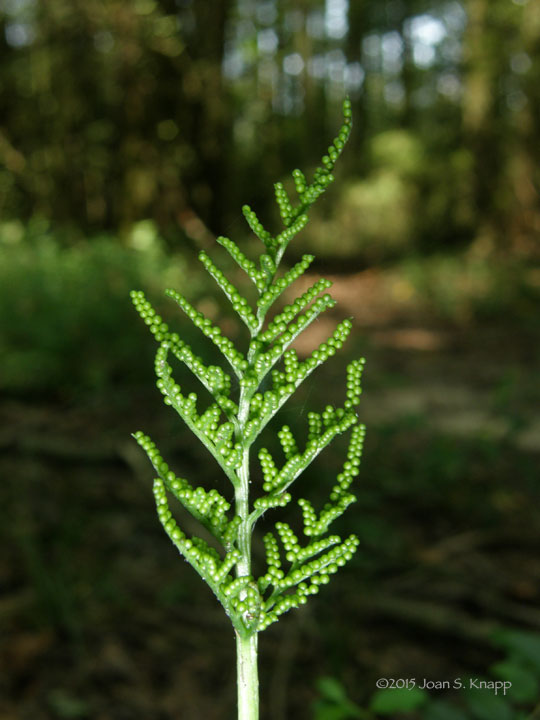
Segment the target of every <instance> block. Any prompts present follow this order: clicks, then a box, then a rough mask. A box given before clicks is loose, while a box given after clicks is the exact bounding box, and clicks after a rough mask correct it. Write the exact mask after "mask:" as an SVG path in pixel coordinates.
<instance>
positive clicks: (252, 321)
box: [199, 250, 257, 332]
mask: <svg viewBox="0 0 540 720" xmlns="http://www.w3.org/2000/svg"><path fill="white" fill-rule="evenodd" d="M199 260H200V261H201V262H202V264H203V265H204V267H205V269H206V270H207V271H208V272H209V273H210V275H211V276H212V277H213V278H214V280H215V281H216V283H217V284H218V285H219V287H220V288H221V289H222V290H223V292H224V293H225V295H226V296H227V298H228V299H229V301H230V302H231V304H232V306H233V309H234V310H235V312H236V313H237V314H238V315H239V317H240V318H241V319H242V320H243V322H244V323H245V324H246V325H247V327H248V328H249V329H250V330H251V331H252V332H255V331H256V328H257V319H256V317H255V315H253V313H252V312H251V308H250V307H249V304H248V302H247V300H246V299H245V298H243V297H242V296H241V295H240V293H239V292H238V290H237V289H236V288H235V286H234V285H233V284H232V283H231V282H229V281H228V280H227V278H226V277H225V275H224V274H223V273H222V272H221V270H220V269H219V268H218V267H217V266H216V265H214V263H213V262H212V260H211V259H210V258H209V257H208V255H207V254H206V253H205V252H204V250H201V252H200V253H199Z"/></svg>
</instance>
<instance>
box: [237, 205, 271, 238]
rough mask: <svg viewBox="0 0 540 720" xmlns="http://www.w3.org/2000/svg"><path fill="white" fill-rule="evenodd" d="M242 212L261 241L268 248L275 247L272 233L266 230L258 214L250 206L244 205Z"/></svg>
mask: <svg viewBox="0 0 540 720" xmlns="http://www.w3.org/2000/svg"><path fill="white" fill-rule="evenodd" d="M242 212H243V214H244V217H245V218H246V220H247V223H248V225H249V227H250V228H251V229H252V230H253V232H254V233H255V235H256V236H257V237H258V238H259V240H261V242H262V243H264V245H266V247H273V246H274V245H275V240H274V239H273V237H272V235H271V233H269V232H268V230H265V229H264V227H263V226H262V224H261V222H260V221H259V218H258V217H257V214H256V213H255V212H254V211H253V210H252V209H251V208H250V207H249V205H244V206H243V207H242Z"/></svg>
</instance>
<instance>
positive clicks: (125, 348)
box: [0, 225, 185, 396]
mask: <svg viewBox="0 0 540 720" xmlns="http://www.w3.org/2000/svg"><path fill="white" fill-rule="evenodd" d="M16 229H17V228H14V227H13V226H12V227H10V226H7V227H6V226H4V225H0V357H1V360H0V389H1V390H3V391H6V390H9V392H10V393H14V394H22V393H39V394H47V395H58V394H61V395H64V396H65V395H68V396H72V395H74V394H78V395H85V394H88V395H95V394H96V393H101V392H104V391H106V390H108V389H109V388H110V387H111V385H113V384H116V385H118V384H119V383H120V382H121V383H122V384H123V385H125V386H129V385H130V384H133V383H134V382H140V381H141V380H143V379H144V378H145V377H147V375H146V374H145V372H144V370H143V369H141V368H139V367H133V363H132V362H130V358H131V357H133V355H134V354H136V353H140V349H139V345H140V334H141V332H140V328H139V327H138V324H137V323H136V322H134V321H135V320H136V319H135V318H133V317H132V313H130V312H128V310H129V308H126V305H125V296H126V293H127V292H128V291H129V288H130V287H133V285H134V284H135V283H137V284H139V283H144V284H145V285H147V286H149V287H152V286H153V285H154V283H155V282H156V280H155V279H156V278H157V277H160V279H161V278H162V277H163V275H164V274H165V273H166V274H168V275H169V276H170V278H171V279H173V278H174V280H175V281H177V280H178V279H179V278H182V277H183V276H184V272H185V271H184V262H183V261H181V260H178V259H175V260H174V261H173V262H171V260H170V259H168V261H167V264H166V262H165V257H164V255H163V254H162V253H161V252H160V251H159V250H157V249H156V251H144V252H143V251H135V250H132V249H129V248H123V247H121V246H120V245H119V244H118V241H117V240H116V239H115V238H111V237H108V236H102V237H96V238H94V239H93V240H92V241H91V242H86V243H81V244H80V245H76V246H73V247H69V248H66V247H62V242H61V238H60V237H59V236H58V234H54V235H53V234H52V233H51V232H50V231H49V229H48V228H47V226H46V225H45V227H43V226H36V225H34V226H32V225H30V226H29V227H28V228H27V230H26V232H25V231H24V230H23V229H22V228H21V229H20V232H15V230H16ZM119 326H122V328H123V331H122V333H119V332H118V327H119ZM150 358H151V354H150V353H149V354H148V359H149V360H150ZM36 368H39V372H36Z"/></svg>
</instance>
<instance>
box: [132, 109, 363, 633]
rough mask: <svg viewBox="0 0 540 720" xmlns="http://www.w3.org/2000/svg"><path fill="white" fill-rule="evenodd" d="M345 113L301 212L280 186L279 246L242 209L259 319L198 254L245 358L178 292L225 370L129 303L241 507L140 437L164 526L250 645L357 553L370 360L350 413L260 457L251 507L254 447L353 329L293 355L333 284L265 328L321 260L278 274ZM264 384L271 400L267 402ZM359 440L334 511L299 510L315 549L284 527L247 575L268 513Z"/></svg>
mask: <svg viewBox="0 0 540 720" xmlns="http://www.w3.org/2000/svg"><path fill="white" fill-rule="evenodd" d="M343 112H344V123H343V125H342V127H341V129H340V131H339V133H338V135H337V137H336V138H335V140H334V141H333V143H332V144H331V145H330V147H329V148H328V152H327V154H326V155H325V156H324V157H323V158H322V164H321V167H319V168H317V170H316V171H315V173H314V177H313V180H312V181H311V182H310V183H308V181H307V180H306V178H305V176H304V175H303V173H302V172H301V171H300V170H295V171H294V172H293V180H294V187H295V190H296V195H297V200H296V203H293V201H292V200H291V199H290V198H289V195H288V193H287V191H286V190H285V188H284V186H283V185H282V184H281V183H276V185H275V188H274V189H275V196H276V202H277V204H278V208H279V212H280V216H281V220H282V223H283V226H284V227H283V229H282V230H281V231H280V232H278V233H277V234H276V235H273V234H272V233H271V232H270V231H269V230H267V229H265V228H264V227H263V225H262V223H261V222H260V220H259V218H258V217H257V215H256V213H255V212H254V211H253V210H252V209H251V208H250V207H248V206H244V208H243V213H244V216H245V219H246V221H247V223H248V225H249V227H250V228H251V230H252V231H253V232H254V233H255V235H256V236H257V237H258V238H259V240H260V241H261V243H262V244H263V251H262V253H261V254H260V256H259V258H258V260H257V261H256V262H255V261H252V260H250V259H249V258H247V257H246V256H245V255H244V254H243V252H242V251H241V250H240V249H239V248H238V247H237V245H236V243H235V242H234V241H232V240H230V239H228V238H224V237H220V238H218V242H219V243H220V244H221V245H222V246H223V247H224V248H225V249H226V250H227V251H228V253H229V254H230V255H231V257H232V258H233V260H234V261H235V262H236V263H237V264H238V265H239V267H240V268H241V269H242V270H243V271H244V273H245V274H246V275H247V276H248V278H249V280H250V281H251V282H252V283H253V284H254V286H255V288H256V289H257V291H258V294H259V297H258V300H257V302H256V307H252V306H251V305H250V303H249V302H248V300H247V299H246V298H245V297H244V296H243V295H242V293H241V291H240V290H239V289H237V288H236V287H235V286H234V285H233V284H232V283H231V282H230V281H229V280H228V279H227V278H226V277H225V275H224V274H223V272H222V271H221V270H220V269H219V268H218V267H217V265H215V264H214V262H213V261H212V260H211V259H210V257H209V256H208V255H207V254H206V253H205V252H201V253H200V255H199V259H200V261H201V263H202V265H203V267H204V268H205V270H206V271H207V272H208V273H209V275H210V276H211V277H212V278H213V279H214V281H215V282H216V283H217V285H218V286H219V288H220V289H221V290H222V291H223V293H224V294H225V295H226V297H227V299H228V300H229V302H230V303H231V305H232V308H233V310H234V311H235V313H236V314H237V315H238V317H239V318H240V320H241V321H242V322H243V323H244V324H245V326H246V327H247V329H248V331H249V333H250V336H251V339H250V342H249V345H248V347H247V348H245V349H242V350H240V349H238V348H237V347H236V346H235V344H234V343H233V342H232V341H231V340H230V339H229V338H228V337H226V336H225V335H224V334H223V332H222V330H221V329H220V328H219V327H218V326H217V325H215V324H214V323H213V322H212V321H211V320H210V319H209V318H207V317H206V316H205V315H204V313H202V312H200V311H198V310H196V309H195V308H194V307H193V305H192V304H191V303H190V302H189V301H188V300H187V299H186V298H185V297H184V296H183V295H181V294H180V293H179V292H177V291H176V290H167V291H166V295H167V296H168V297H169V298H171V299H172V300H174V301H175V302H176V303H177V304H178V306H179V307H180V308H181V310H182V311H183V312H184V313H185V315H186V316H187V317H188V318H189V319H190V320H191V322H192V323H193V325H195V327H196V328H198V330H200V331H201V332H202V333H203V334H204V335H205V336H206V337H207V338H208V339H209V340H210V341H211V342H212V343H213V344H214V345H215V346H216V348H217V350H218V351H219V352H220V353H221V355H222V358H223V360H224V364H225V367H222V366H221V365H209V364H207V363H206V362H205V361H204V360H203V359H202V358H201V357H198V356H197V355H195V353H194V352H193V350H192V348H191V347H190V345H189V344H188V343H186V342H185V341H184V340H182V339H181V338H180V336H179V335H178V334H177V333H175V332H172V331H171V330H170V329H169V326H168V324H166V323H165V322H164V321H163V319H162V317H161V316H160V315H159V314H158V313H157V312H156V311H155V310H154V308H153V307H152V306H151V304H150V303H149V302H148V300H147V299H146V297H145V295H144V294H143V293H142V292H141V291H132V293H131V297H132V300H133V303H134V305H135V308H136V309H137V311H138V312H139V314H140V316H141V317H142V319H143V320H144V322H145V323H146V325H147V326H148V327H149V329H150V331H151V332H152V334H153V335H154V337H155V339H156V341H157V343H158V350H157V353H156V363H155V370H156V375H157V378H158V381H157V386H158V388H159V390H160V391H161V393H162V394H163V396H164V402H165V404H166V405H169V406H171V407H172V408H173V409H174V410H175V411H176V412H177V413H178V415H179V416H180V417H181V418H182V419H183V421H184V422H185V423H186V425H187V426H188V427H189V428H190V430H191V431H192V432H193V434H194V435H195V436H196V437H197V438H198V439H199V440H200V442H201V443H202V444H203V445H204V446H205V447H206V448H207V449H208V451H209V452H210V453H211V455H212V456H213V457H214V459H215V460H216V462H217V463H218V465H219V466H220V467H221V469H222V470H223V472H224V474H225V475H226V476H227V478H228V479H229V480H230V482H231V484H232V487H233V490H234V495H235V500H234V503H231V502H229V501H228V500H227V499H226V498H225V497H223V496H222V495H221V494H220V493H218V492H217V490H206V489H205V488H203V487H202V486H199V487H195V486H194V485H192V484H191V483H190V482H189V481H188V480H186V479H185V478H180V477H178V476H177V475H176V474H175V473H174V472H173V471H172V470H171V469H170V467H169V465H168V464H167V462H166V461H165V460H164V459H163V457H162V456H161V454H160V452H159V450H158V449H157V447H156V445H155V443H154V442H153V441H152V440H151V439H150V438H149V437H148V436H147V435H145V434H144V433H142V432H137V433H135V435H134V437H135V439H136V440H137V442H138V443H139V445H140V446H141V447H142V448H143V449H144V450H145V452H146V453H147V455H148V457H149V459H150V461H151V462H152V465H153V467H154V470H155V472H156V474H157V477H156V479H155V481H154V495H155V499H156V505H157V509H158V515H159V518H160V520H161V523H162V524H163V527H164V529H165V531H166V532H167V534H168V535H169V537H170V539H171V540H172V542H173V543H174V545H175V546H176V547H177V549H178V550H179V552H180V553H181V554H182V555H183V556H184V558H185V559H186V560H187V561H188V562H189V563H190V564H191V565H192V567H193V568H194V569H195V570H196V571H197V572H198V574H199V575H200V576H201V577H202V578H203V579H204V580H205V581H206V582H207V583H208V585H209V586H210V587H211V589H212V590H213V592H214V593H215V595H216V597H217V598H218V600H219V601H220V603H221V604H222V605H223V607H224V609H225V611H226V613H227V615H228V616H229V618H230V619H231V622H232V623H233V625H234V627H235V629H236V631H237V634H238V635H239V636H241V637H250V636H252V635H254V634H256V633H257V632H259V631H262V630H264V629H265V628H267V627H268V626H269V625H270V624H272V623H273V622H275V621H276V620H278V618H279V617H280V616H281V615H282V614H283V613H284V612H287V611H288V610H290V609H291V608H295V607H298V606H299V605H303V604H305V602H306V601H307V599H308V597H309V596H310V595H313V594H316V593H317V592H318V591H319V587H320V586H321V585H324V584H326V583H327V582H328V581H329V579H330V576H331V575H333V574H334V573H336V572H337V571H338V569H339V568H340V567H342V566H343V565H344V564H345V563H346V562H347V561H348V560H350V558H351V557H352V555H353V554H354V552H355V550H356V547H357V545H358V540H357V538H356V536H355V535H350V536H349V537H347V538H345V539H343V540H342V539H341V538H340V537H339V536H338V535H328V534H327V533H328V530H329V526H330V525H331V523H332V522H333V521H334V520H336V519H337V518H338V517H339V516H340V515H341V514H342V513H343V512H344V511H345V510H346V508H347V507H348V506H349V505H350V504H351V503H352V502H353V501H354V499H355V498H354V495H352V494H351V493H350V492H349V488H350V485H351V483H352V481H353V480H354V478H355V476H356V475H357V474H358V466H359V463H360V454H361V451H362V444H363V438H364V427H363V426H362V425H359V424H358V419H357V416H356V412H355V410H354V408H355V407H356V405H357V404H358V402H359V400H360V393H361V388H360V380H361V374H362V368H363V363H364V361H363V359H361V360H354V361H353V362H351V363H350V364H349V366H348V369H347V382H346V387H347V390H346V397H345V400H344V402H343V405H341V406H337V407H334V406H333V405H327V406H326V407H325V408H323V409H322V410H321V411H320V412H311V413H309V415H308V426H309V428H308V438H307V442H306V443H305V445H304V446H302V443H301V442H300V441H299V439H298V438H296V437H295V436H294V434H293V433H292V431H291V429H290V428H289V426H287V425H284V426H283V427H282V428H281V430H280V431H279V432H278V433H277V437H278V440H279V443H280V445H281V449H282V454H283V459H282V460H280V459H279V458H278V457H274V456H273V455H272V454H271V453H270V451H269V450H268V449H267V448H266V447H262V448H261V449H260V450H259V452H258V459H259V463H260V468H261V472H262V478H263V483H262V489H261V490H262V492H261V491H260V492H259V493H258V495H257V496H256V497H255V498H254V499H253V498H252V497H250V490H251V486H250V480H251V477H250V476H251V475H252V468H251V458H250V450H251V447H252V445H253V443H254V442H255V440H256V439H257V438H258V436H259V435H260V434H261V432H262V431H263V429H264V428H265V427H266V425H267V424H268V422H269V421H270V420H271V419H272V418H273V417H274V416H275V415H276V413H277V412H278V411H279V409H280V408H281V407H282V406H283V404H284V403H285V402H286V401H287V400H288V399H289V398H290V397H291V395H292V394H293V393H294V392H295V391H296V389H297V388H298V387H299V386H300V384H301V383H302V382H303V381H304V380H305V379H306V378H307V376H308V375H310V374H311V373H312V372H313V371H314V370H315V369H316V368H317V367H319V366H320V365H321V364H322V363H324V362H325V361H326V360H328V359H329V358H330V357H332V356H333V355H334V354H335V353H336V351H337V350H339V349H340V348H341V347H342V345H343V343H344V342H345V340H346V339H347V336H348V335H349V333H350V330H351V322H350V320H344V321H343V322H341V323H339V325H338V326H337V328H336V330H335V331H334V332H333V333H332V335H331V336H330V337H329V338H328V340H327V341H326V342H324V343H322V344H321V345H320V346H319V347H318V348H317V349H316V350H314V351H313V352H312V353H311V355H310V356H309V357H308V358H306V359H305V360H303V361H300V359H299V358H298V356H297V354H296V352H295V351H294V349H292V348H291V345H292V343H293V342H294V340H295V338H297V337H298V335H299V334H300V333H301V332H302V331H303V330H305V329H306V328H307V327H308V326H309V325H310V324H311V323H312V322H313V321H314V320H316V318H317V317H318V316H319V315H320V314H321V313H324V312H325V311H326V310H328V309H329V308H331V307H333V306H334V304H335V301H334V300H333V299H332V298H331V297H330V295H328V294H322V295H321V293H323V292H324V291H325V290H326V289H327V288H328V287H329V286H330V284H331V283H329V282H328V281H327V280H324V279H322V280H319V281H317V282H315V283H314V284H313V285H312V287H311V288H309V289H308V290H307V291H306V292H304V293H303V294H301V295H300V296H299V297H297V298H296V299H295V300H294V301H293V302H292V303H291V304H289V305H286V306H285V307H283V308H281V310H279V311H278V312H277V313H274V315H273V316H272V317H268V312H269V310H270V309H271V308H272V307H273V306H274V303H275V302H276V301H277V300H278V298H279V297H280V296H281V294H282V293H283V292H284V290H286V289H287V288H288V287H289V286H290V285H291V284H292V283H293V282H294V281H295V280H296V279H297V278H299V277H300V276H301V275H302V274H303V273H304V272H305V271H306V270H307V268H308V267H309V264H310V263H311V261H312V260H313V257H312V256H310V255H305V256H304V257H303V258H302V260H301V261H300V262H299V263H297V264H296V265H295V266H294V267H293V268H291V269H290V270H288V271H287V272H285V273H284V274H283V275H281V276H280V275H279V272H278V271H279V264H280V261H281V259H282V257H283V255H284V253H285V251H286V249H287V246H288V244H289V242H290V241H291V240H292V239H293V238H294V237H295V236H296V235H297V233H299V232H300V230H301V229H302V228H303V227H304V226H305V224H306V223H307V221H308V212H309V210H310V208H311V206H312V205H313V203H314V202H315V201H316V200H317V198H318V197H319V196H320V195H321V194H322V193H323V192H324V191H325V190H326V188H327V187H328V186H329V185H330V183H331V182H332V180H333V175H332V170H333V167H334V164H335V162H336V160H337V159H338V157H339V155H340V153H341V151H342V150H343V147H344V145H345V143H346V141H347V139H348V137H349V133H350V128H351V108H350V102H349V101H348V100H347V101H345V102H344V104H343ZM171 359H176V360H179V361H180V362H182V363H183V364H184V365H185V366H186V367H187V368H188V369H189V370H190V371H191V372H192V373H193V375H194V376H195V377H196V378H197V379H198V380H199V382H200V383H201V385H202V386H203V388H204V389H205V390H206V393H205V395H206V397H207V396H208V395H210V396H211V401H210V404H208V403H207V401H206V400H205V399H204V398H203V397H199V395H198V394H197V393H195V392H187V393H186V392H183V391H182V387H181V386H180V385H179V384H178V383H177V382H176V380H175V379H174V377H173V367H172V365H171V364H170V361H171ZM276 366H277V367H276ZM263 383H265V387H267V388H268V389H263ZM350 428H353V430H352V435H351V440H350V445H349V450H348V454H347V458H346V460H345V462H344V465H343V469H342V471H341V472H340V473H339V474H338V476H337V478H336V482H335V484H334V486H333V488H332V489H331V491H330V497H329V500H328V502H327V503H326V504H324V505H323V507H322V508H320V509H316V508H315V507H313V505H312V504H311V503H310V502H309V501H308V500H306V499H304V498H300V499H299V500H298V505H299V506H300V508H301V512H302V517H303V535H304V537H305V538H306V540H305V541H303V540H301V539H300V538H299V537H298V536H297V534H296V533H295V532H294V531H293V529H292V528H291V526H290V525H289V524H288V523H285V522H279V521H278V522H276V523H275V525H274V528H275V530H274V531H270V532H268V533H267V534H266V535H265V537H264V547H265V551H266V570H265V572H263V574H261V575H260V576H259V577H257V576H256V575H255V573H254V572H253V570H252V566H251V537H252V534H253V531H254V528H255V525H256V523H257V521H258V520H259V518H260V517H261V516H262V515H263V514H264V513H266V512H267V511H268V510H271V509H274V508H278V507H284V506H285V505H287V504H288V503H289V502H290V501H291V499H292V497H291V494H290V492H289V489H290V487H291V485H292V484H293V482H294V481H295V480H296V479H297V478H298V476H299V475H300V474H301V473H303V472H304V471H305V470H306V469H307V468H308V466H309V465H310V464H311V462H312V461H313V460H314V459H315V457H316V456H317V455H318V454H319V453H320V452H322V451H323V450H324V449H325V448H326V447H327V446H328V445H329V444H330V443H331V442H332V440H333V439H334V438H335V437H336V436H337V435H339V434H341V433H344V432H346V431H347V430H349V429H350ZM169 495H172V496H173V497H174V498H176V500H177V501H179V502H180V503H181V504H182V505H183V506H184V508H185V509H186V510H187V511H188V512H190V513H191V514H192V515H193V516H194V517H195V518H196V519H197V520H198V521H199V522H200V523H201V525H202V526H204V527H205V528H206V530H207V531H208V532H209V533H210V534H211V535H212V536H213V538H214V540H215V542H216V544H217V547H218V548H219V549H216V547H214V546H213V545H212V546H211V545H209V544H208V542H207V541H206V540H204V539H203V538H202V537H198V536H196V535H194V536H192V537H188V536H187V535H186V533H185V532H184V531H183V530H182V529H181V528H180V527H179V526H178V524H177V522H176V520H175V519H174V517H173V514H172V511H171V509H170V508H169V500H168V496H169Z"/></svg>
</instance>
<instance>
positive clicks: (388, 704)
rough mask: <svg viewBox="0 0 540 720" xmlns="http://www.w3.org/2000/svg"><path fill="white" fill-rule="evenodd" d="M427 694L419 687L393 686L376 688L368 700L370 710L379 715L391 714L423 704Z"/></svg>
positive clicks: (407, 710) (414, 708)
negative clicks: (381, 688) (382, 688)
mask: <svg viewBox="0 0 540 720" xmlns="http://www.w3.org/2000/svg"><path fill="white" fill-rule="evenodd" d="M428 699H429V696H428V694H427V693H426V692H424V690H420V689H419V688H416V687H414V688H411V689H410V690H407V689H406V688H395V689H390V688H388V689H386V688H385V689H384V690H377V692H376V693H375V694H374V695H373V697H372V698H371V702H370V705H369V707H370V710H373V712H376V713H380V714H381V715H392V714H393V713H395V712H409V711H411V710H416V709H417V708H419V707H421V706H422V705H424V704H425V703H426V702H427V701H428Z"/></svg>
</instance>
